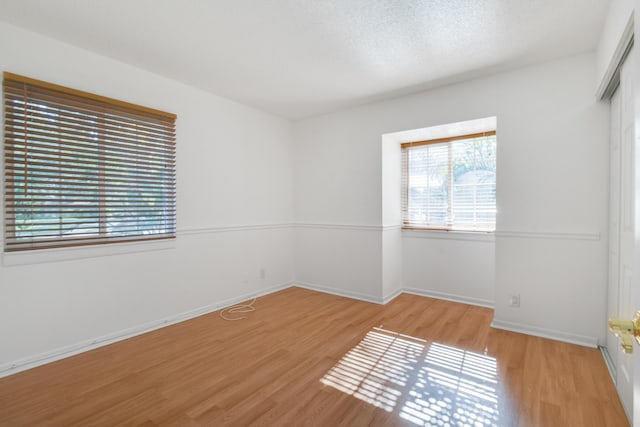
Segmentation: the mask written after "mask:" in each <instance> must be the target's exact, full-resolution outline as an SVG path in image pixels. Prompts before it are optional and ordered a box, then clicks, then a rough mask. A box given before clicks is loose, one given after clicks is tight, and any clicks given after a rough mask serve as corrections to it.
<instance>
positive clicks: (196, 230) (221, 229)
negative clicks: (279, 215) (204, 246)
mask: <svg viewBox="0 0 640 427" xmlns="http://www.w3.org/2000/svg"><path fill="white" fill-rule="evenodd" d="M293 226H294V224H293V223H291V222H284V223H274V224H250V225H223V226H217V227H183V228H178V231H177V234H178V236H189V235H192V234H208V233H227V232H230V231H254V230H279V229H282V228H289V227H293Z"/></svg>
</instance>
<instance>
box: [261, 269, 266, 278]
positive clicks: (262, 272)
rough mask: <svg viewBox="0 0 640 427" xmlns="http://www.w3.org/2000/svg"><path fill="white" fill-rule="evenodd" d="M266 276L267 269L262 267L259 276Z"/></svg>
mask: <svg viewBox="0 0 640 427" xmlns="http://www.w3.org/2000/svg"><path fill="white" fill-rule="evenodd" d="M265 277H267V270H265V269H264V268H261V269H260V278H261V279H262V280H264V278H265Z"/></svg>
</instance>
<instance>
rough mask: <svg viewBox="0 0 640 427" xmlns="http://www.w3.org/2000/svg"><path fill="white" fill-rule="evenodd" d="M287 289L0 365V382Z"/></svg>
mask: <svg viewBox="0 0 640 427" xmlns="http://www.w3.org/2000/svg"><path fill="white" fill-rule="evenodd" d="M289 287H291V283H285V284H281V285H276V286H273V287H270V288H267V289H264V290H261V291H259V292H251V293H248V294H244V295H242V296H238V297H235V298H229V299H226V300H224V301H221V302H218V303H215V304H210V305H206V306H204V307H200V308H196V309H194V310H189V311H186V312H183V313H180V314H176V315H173V316H169V317H165V318H163V319H159V320H154V321H151V322H146V323H143V324H141V325H137V326H133V327H131V328H128V329H124V330H121V331H117V332H113V333H110V334H106V335H103V336H100V337H97V338H93V339H88V340H85V341H81V342H78V343H75V344H71V345H67V346H64V347H60V348H57V349H55V350H51V351H47V352H44V353H40V354H36V355H34V356H29V357H25V358H23V359H19V360H16V361H14V362H9V363H4V364H2V365H0V378H2V377H6V376H8V375H13V374H16V373H18V372H22V371H25V370H27V369H31V368H35V367H36V366H41V365H46V364H47V363H51V362H55V361H56V360H60V359H64V358H67V357H70V356H73V355H75V354H79V353H84V352H85V351H89V350H93V349H95V348H98V347H103V346H105V345H108V344H112V343H114V342H117V341H122V340H124V339H127V338H131V337H134V336H137V335H141V334H145V333H147V332H151V331H153V330H156V329H160V328H163V327H165V326H169V325H173V324H175V323H179V322H183V321H185V320H189V319H193V318H194V317H198V316H202V315H204V314H209V313H212V312H214V311H217V310H220V309H222V308H224V307H229V306H231V305H234V304H237V303H239V302H242V301H247V300H249V299H252V298H254V297H261V296H264V295H267V294H271V293H274V292H278V291H281V290H283V289H287V288H289Z"/></svg>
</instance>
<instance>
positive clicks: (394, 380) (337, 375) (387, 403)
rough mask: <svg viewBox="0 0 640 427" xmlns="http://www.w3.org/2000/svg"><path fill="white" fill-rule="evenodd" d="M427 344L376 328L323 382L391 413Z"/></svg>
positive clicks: (332, 369) (328, 373)
mask: <svg viewBox="0 0 640 427" xmlns="http://www.w3.org/2000/svg"><path fill="white" fill-rule="evenodd" d="M425 345H426V341H424V340H421V339H417V338H413V337H409V336H406V335H402V334H398V333H396V332H392V331H387V330H385V329H382V328H374V329H373V330H372V331H370V332H368V333H367V335H366V336H365V337H364V338H363V340H362V341H360V343H358V344H357V345H356V346H355V347H354V348H352V349H351V350H350V351H349V352H348V353H347V354H346V355H345V356H344V357H343V358H342V359H341V360H340V361H339V362H338V363H337V364H336V365H335V366H334V367H333V368H331V370H330V371H329V372H327V374H326V375H325V376H324V377H323V378H322V379H321V380H320V381H321V382H322V383H323V384H325V385H328V386H331V387H334V388H336V389H338V390H340V391H342V392H344V393H347V394H350V395H352V396H354V397H356V398H358V399H360V400H363V401H365V402H367V403H370V404H371V405H374V406H376V407H378V408H382V409H384V410H385V411H387V412H391V411H392V410H393V408H394V407H395V406H396V404H397V402H398V400H399V399H400V397H401V396H402V392H401V391H400V390H401V389H402V388H404V387H406V386H407V384H408V383H409V380H410V378H411V373H412V371H413V370H414V369H415V368H416V366H417V364H418V362H419V361H420V357H421V356H422V354H423V352H424V348H425Z"/></svg>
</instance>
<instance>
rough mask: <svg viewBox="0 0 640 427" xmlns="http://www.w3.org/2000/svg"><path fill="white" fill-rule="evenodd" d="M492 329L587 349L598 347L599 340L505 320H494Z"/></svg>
mask: <svg viewBox="0 0 640 427" xmlns="http://www.w3.org/2000/svg"><path fill="white" fill-rule="evenodd" d="M491 327H492V328H496V329H504V330H505V331H511V332H518V333H521V334H526V335H533V336H536V337H542V338H549V339H552V340H556V341H563V342H567V343H570V344H577V345H582V346H585V347H592V348H597V347H598V338H597V337H589V336H584V335H577V334H570V333H567V332H561V331H554V330H551V329H545V328H539V327H537V326H530V325H524V324H522V323H515V322H506V321H504V320H496V319H493V322H492V323H491Z"/></svg>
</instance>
